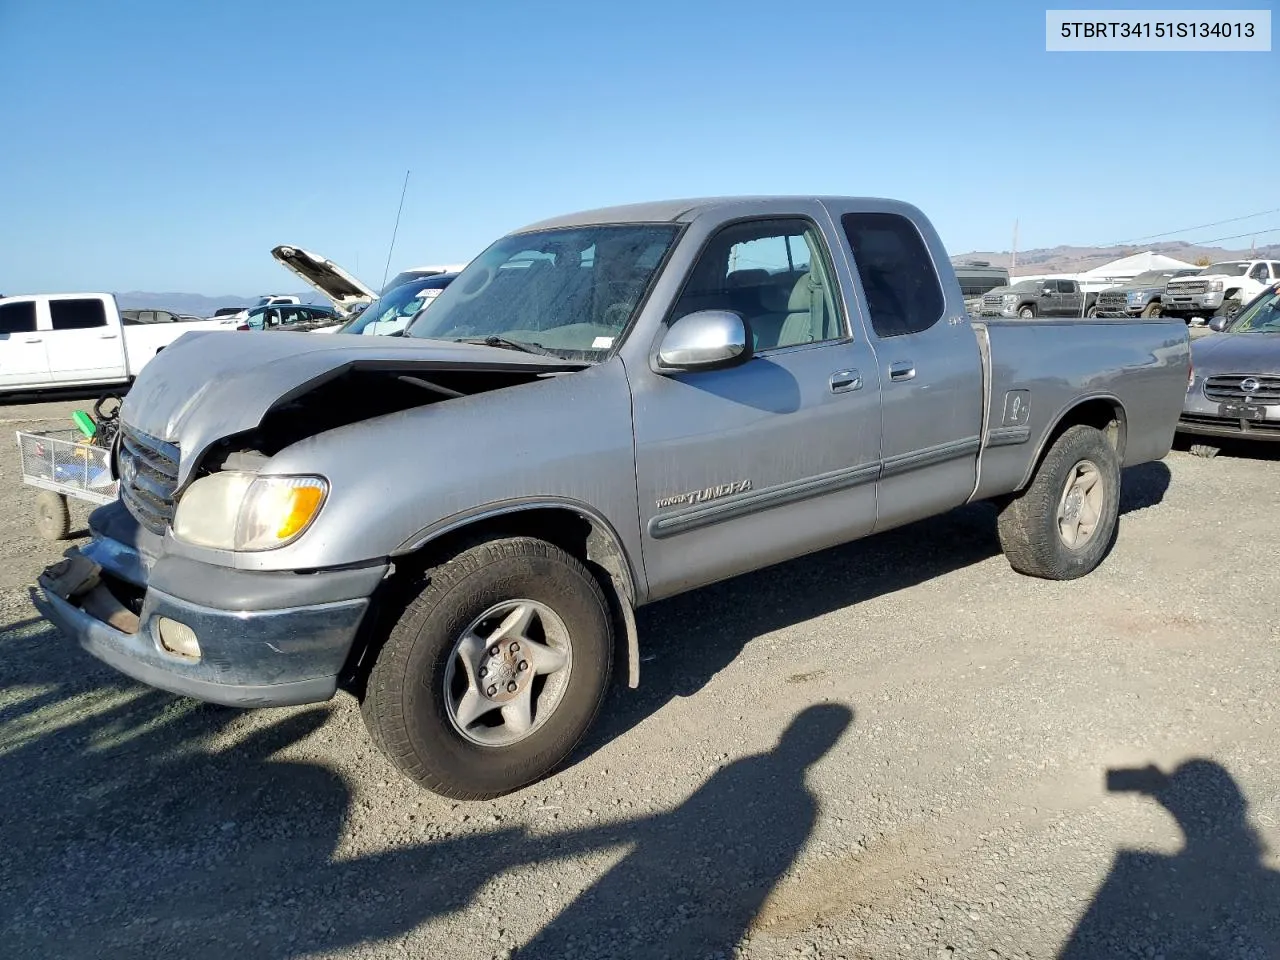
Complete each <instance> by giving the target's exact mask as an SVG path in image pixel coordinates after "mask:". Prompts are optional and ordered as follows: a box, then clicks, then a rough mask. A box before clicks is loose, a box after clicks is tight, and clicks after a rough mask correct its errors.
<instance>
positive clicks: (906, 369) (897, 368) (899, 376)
mask: <svg viewBox="0 0 1280 960" xmlns="http://www.w3.org/2000/svg"><path fill="white" fill-rule="evenodd" d="M915 375H916V365H915V364H914V363H912V362H911V361H910V360H903V361H902V362H901V363H893V364H890V365H889V379H890V380H911V379H913V378H914V377H915Z"/></svg>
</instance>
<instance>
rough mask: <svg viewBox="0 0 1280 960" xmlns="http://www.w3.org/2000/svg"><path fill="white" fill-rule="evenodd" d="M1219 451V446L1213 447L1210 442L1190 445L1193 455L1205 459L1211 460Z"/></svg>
mask: <svg viewBox="0 0 1280 960" xmlns="http://www.w3.org/2000/svg"><path fill="white" fill-rule="evenodd" d="M1221 452H1222V448H1221V447H1215V446H1214V445H1213V444H1211V443H1193V444H1192V445H1191V455H1192V456H1193V457H1204V458H1205V459H1206V460H1212V459H1213V458H1214V457H1216V456H1217V455H1218V454H1219V453H1221Z"/></svg>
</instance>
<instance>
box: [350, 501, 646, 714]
mask: <svg viewBox="0 0 1280 960" xmlns="http://www.w3.org/2000/svg"><path fill="white" fill-rule="evenodd" d="M503 537H534V538H536V539H538V540H545V541H547V542H548V543H552V544H555V545H556V546H557V547H559V548H560V549H562V550H564V551H565V552H566V553H568V554H570V555H572V556H574V557H576V558H577V559H578V560H580V561H582V563H583V564H584V565H585V566H586V568H587V569H588V570H589V571H591V573H592V575H594V576H595V578H596V580H597V581H599V583H600V586H601V588H602V589H603V590H604V593H605V596H606V597H607V598H608V600H609V606H610V608H611V611H610V612H611V613H612V615H613V618H614V631H615V635H616V636H617V638H618V643H619V648H618V656H619V657H620V658H625V661H624V662H627V664H628V667H629V671H628V672H629V677H630V686H633V687H634V686H636V684H637V682H638V677H639V653H638V643H637V637H636V629H635V617H634V613H633V611H634V607H635V604H636V588H635V582H634V580H633V578H632V575H631V568H630V565H629V564H628V561H627V557H626V554H625V553H624V552H623V548H622V545H621V544H620V543H619V542H618V540H617V539H616V537H615V536H614V533H613V531H612V530H610V529H609V527H608V526H607V525H606V524H605V523H603V522H602V521H598V520H595V519H593V518H591V517H589V516H586V515H584V514H582V513H579V512H578V511H576V510H573V509H571V508H569V507H556V506H546V507H531V508H529V509H524V510H516V511H513V512H510V513H503V514H498V515H495V516H488V517H481V518H478V519H476V520H474V521H471V522H469V523H466V524H464V525H462V526H459V527H456V528H454V529H451V530H447V531H445V532H444V533H442V534H441V535H440V536H438V537H435V538H432V539H430V540H428V541H427V542H426V543H424V544H422V546H420V547H419V548H418V549H416V550H414V551H413V552H411V553H407V554H404V555H403V556H398V557H394V558H393V560H394V564H393V570H394V572H393V573H392V575H391V576H389V577H387V578H386V579H385V580H384V581H383V583H382V585H381V586H380V587H379V589H378V592H377V594H376V595H375V596H374V599H373V608H372V609H371V610H370V612H369V615H368V616H366V617H365V623H364V625H363V627H362V630H361V636H360V637H358V638H357V641H356V643H355V645H354V647H353V649H352V652H351V656H350V657H349V658H348V660H347V665H346V667H345V668H344V670H343V678H342V686H343V688H344V689H347V690H349V691H351V692H352V693H355V694H356V695H357V696H361V695H362V693H363V689H364V684H365V681H366V680H367V679H368V674H369V670H370V668H371V667H372V666H373V661H374V659H375V658H376V657H377V653H378V650H379V649H380V648H381V646H382V643H383V641H385V639H386V637H387V635H388V633H389V632H390V630H391V627H392V626H393V625H394V624H395V621H396V619H397V618H398V617H399V616H400V613H401V612H402V611H403V610H404V608H405V606H406V605H407V604H408V603H409V601H411V600H412V599H413V597H414V596H416V595H417V594H418V592H419V590H420V587H419V584H420V583H421V582H422V578H423V576H424V575H425V574H426V573H427V571H429V570H430V569H431V568H432V567H434V566H437V565H438V564H440V563H443V562H444V561H445V560H447V559H449V558H450V557H452V556H455V555H456V554H458V553H460V552H462V551H463V550H466V549H467V548H468V547H471V546H474V545H475V544H477V543H482V542H484V541H486V540H496V539H499V538H503Z"/></svg>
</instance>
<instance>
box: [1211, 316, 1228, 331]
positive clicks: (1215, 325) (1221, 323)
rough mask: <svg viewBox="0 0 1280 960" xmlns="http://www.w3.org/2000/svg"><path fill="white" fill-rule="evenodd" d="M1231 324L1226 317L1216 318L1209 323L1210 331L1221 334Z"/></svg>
mask: <svg viewBox="0 0 1280 960" xmlns="http://www.w3.org/2000/svg"><path fill="white" fill-rule="evenodd" d="M1230 322H1231V321H1229V320H1228V319H1227V318H1226V317H1214V318H1213V319H1212V320H1210V321H1209V329H1210V330H1212V331H1213V332H1214V333H1221V332H1222V331H1223V330H1225V329H1227V324H1228V323H1230Z"/></svg>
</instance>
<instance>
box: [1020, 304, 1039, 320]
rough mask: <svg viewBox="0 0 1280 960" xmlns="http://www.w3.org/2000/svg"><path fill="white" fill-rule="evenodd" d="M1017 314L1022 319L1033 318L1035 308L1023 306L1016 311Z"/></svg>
mask: <svg viewBox="0 0 1280 960" xmlns="http://www.w3.org/2000/svg"><path fill="white" fill-rule="evenodd" d="M1018 316H1019V317H1021V318H1022V319H1023V320H1034V319H1035V316H1036V308H1035V307H1023V308H1022V309H1021V310H1019V311H1018Z"/></svg>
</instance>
